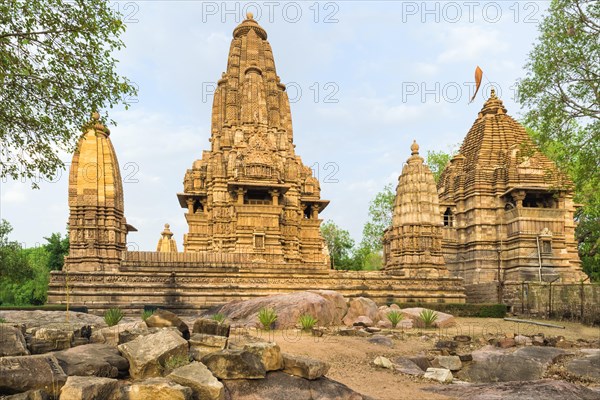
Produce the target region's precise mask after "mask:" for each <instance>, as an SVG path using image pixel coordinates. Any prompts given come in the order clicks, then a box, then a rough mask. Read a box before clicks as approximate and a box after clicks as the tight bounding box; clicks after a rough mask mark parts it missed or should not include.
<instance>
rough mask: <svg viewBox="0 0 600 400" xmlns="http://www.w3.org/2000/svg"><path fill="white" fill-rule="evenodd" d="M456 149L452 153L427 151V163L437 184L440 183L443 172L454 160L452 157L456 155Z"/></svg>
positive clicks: (454, 147)
mask: <svg viewBox="0 0 600 400" xmlns="http://www.w3.org/2000/svg"><path fill="white" fill-rule="evenodd" d="M456 147H457V146H453V147H452V148H451V150H450V152H445V151H430V150H428V151H427V159H426V161H425V162H426V163H427V166H428V167H429V169H430V170H431V173H432V174H433V178H434V179H435V183H438V182H439V181H440V177H441V176H442V171H443V170H444V168H446V165H448V163H449V162H450V160H452V157H454V155H455V154H456V150H455V149H456Z"/></svg>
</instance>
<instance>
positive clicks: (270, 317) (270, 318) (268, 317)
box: [258, 308, 277, 331]
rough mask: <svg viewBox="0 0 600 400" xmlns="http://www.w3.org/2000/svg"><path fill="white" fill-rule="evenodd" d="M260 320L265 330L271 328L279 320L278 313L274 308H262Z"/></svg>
mask: <svg viewBox="0 0 600 400" xmlns="http://www.w3.org/2000/svg"><path fill="white" fill-rule="evenodd" d="M258 320H259V321H260V323H261V325H262V326H263V328H265V330H267V331H268V330H271V328H273V324H274V323H275V321H277V313H276V312H275V310H274V309H272V308H261V309H260V310H259V311H258Z"/></svg>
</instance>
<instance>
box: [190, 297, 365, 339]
mask: <svg viewBox="0 0 600 400" xmlns="http://www.w3.org/2000/svg"><path fill="white" fill-rule="evenodd" d="M340 296H341V295H339V294H336V293H335V292H332V291H307V292H294V293H287V294H278V295H273V296H265V297H257V298H254V299H250V300H243V301H239V300H238V301H233V302H230V303H227V304H225V305H223V306H222V307H221V308H220V309H219V310H218V312H220V313H222V314H225V315H226V316H227V318H228V319H229V320H231V321H232V324H233V325H234V326H238V327H260V326H262V325H261V324H260V322H259V320H258V312H259V311H260V309H262V308H272V309H273V310H274V311H275V313H276V314H277V321H276V322H275V327H276V328H278V329H281V328H288V327H289V328H292V327H295V326H296V325H297V324H298V319H299V318H300V316H301V315H303V314H310V315H311V316H313V317H314V318H316V319H317V321H318V323H319V325H321V326H329V325H340V324H341V317H342V316H343V313H342V312H343V311H345V310H344V308H345V305H344V306H342V305H341V299H340ZM342 299H343V297H342ZM357 316H358V315H357ZM194 332H195V330H194Z"/></svg>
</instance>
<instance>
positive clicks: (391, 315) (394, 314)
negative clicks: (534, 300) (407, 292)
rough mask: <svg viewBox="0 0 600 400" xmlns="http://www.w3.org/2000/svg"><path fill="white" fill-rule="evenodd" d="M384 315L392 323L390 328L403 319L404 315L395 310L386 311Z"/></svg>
mask: <svg viewBox="0 0 600 400" xmlns="http://www.w3.org/2000/svg"><path fill="white" fill-rule="evenodd" d="M386 317H387V319H388V320H389V321H390V322H391V323H392V328H395V327H396V326H397V325H398V323H399V322H400V321H402V320H403V319H404V315H403V314H402V313H401V312H400V311H397V310H392V311H390V312H388V313H387V315H386Z"/></svg>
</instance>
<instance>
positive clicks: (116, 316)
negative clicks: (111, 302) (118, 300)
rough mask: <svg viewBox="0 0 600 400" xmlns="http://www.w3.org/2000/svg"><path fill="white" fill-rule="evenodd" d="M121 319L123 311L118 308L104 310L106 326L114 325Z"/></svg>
mask: <svg viewBox="0 0 600 400" xmlns="http://www.w3.org/2000/svg"><path fill="white" fill-rule="evenodd" d="M122 319H123V311H121V310H120V309H118V308H111V309H108V310H106V311H105V312H104V322H106V325H108V326H115V325H117V324H118V323H119V321H121V320H122Z"/></svg>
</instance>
